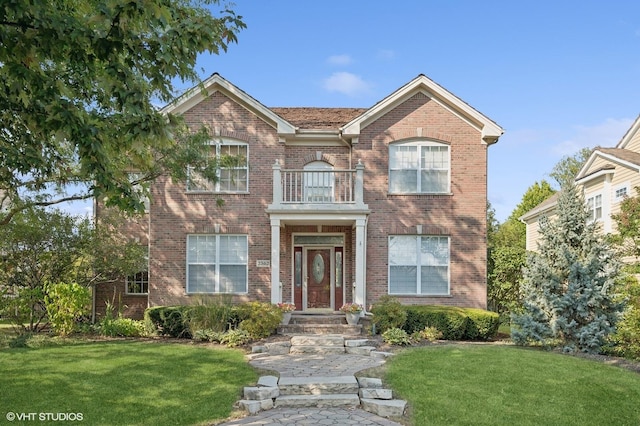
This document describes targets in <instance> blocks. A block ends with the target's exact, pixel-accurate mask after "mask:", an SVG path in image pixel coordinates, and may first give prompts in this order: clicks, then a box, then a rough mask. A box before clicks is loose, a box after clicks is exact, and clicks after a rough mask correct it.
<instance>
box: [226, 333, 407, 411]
mask: <svg viewBox="0 0 640 426" xmlns="http://www.w3.org/2000/svg"><path fill="white" fill-rule="evenodd" d="M375 349H376V348H375V346H373V344H372V342H371V341H369V340H368V339H358V338H350V337H349V336H347V337H345V336H338V335H299V336H293V337H291V339H290V341H289V342H277V345H276V346H273V347H272V348H269V349H268V352H269V353H270V354H271V351H272V350H273V351H274V353H277V354H282V353H287V352H285V350H286V351H288V353H291V354H334V353H335V354H345V356H348V355H347V354H357V355H368V356H376V353H378V354H382V355H381V356H385V357H386V355H384V353H383V352H376V351H375ZM238 405H239V406H240V407H241V408H244V409H245V410H246V411H247V412H249V413H250V414H255V413H257V412H258V411H262V410H268V409H271V408H273V407H290V408H300V407H316V408H325V407H341V408H357V407H359V408H362V409H364V410H366V411H369V412H371V413H374V414H376V415H379V416H381V417H401V416H402V415H403V414H404V411H405V408H406V401H402V400H398V399H393V392H392V391H391V389H385V388H383V386H382V381H381V380H380V379H378V378H368V377H360V378H357V379H356V377H355V376H353V375H349V376H331V377H323V376H309V377H280V378H277V377H275V376H262V377H261V378H260V379H259V380H258V384H257V385H256V386H254V387H246V388H245V389H244V399H243V400H241V401H239V403H238Z"/></svg>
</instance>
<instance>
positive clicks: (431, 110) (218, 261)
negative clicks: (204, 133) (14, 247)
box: [97, 74, 503, 316]
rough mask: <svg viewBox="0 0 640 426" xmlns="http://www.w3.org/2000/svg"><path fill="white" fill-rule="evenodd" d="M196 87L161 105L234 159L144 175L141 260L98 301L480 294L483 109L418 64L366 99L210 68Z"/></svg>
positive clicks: (443, 301)
mask: <svg viewBox="0 0 640 426" xmlns="http://www.w3.org/2000/svg"><path fill="white" fill-rule="evenodd" d="M203 87H204V89H203V90H201V89H200V88H195V89H192V90H190V91H188V92H187V93H186V94H184V95H183V96H181V97H180V98H178V99H176V101H175V102H173V103H172V104H170V105H168V106H167V107H165V109H164V111H165V112H171V113H174V114H181V115H183V116H184V117H185V119H186V121H187V123H188V124H189V125H190V126H191V127H192V128H193V129H197V128H199V127H200V126H203V125H205V126H208V127H209V128H210V129H212V131H213V133H214V137H213V138H212V140H211V153H212V155H222V154H232V155H236V156H240V157H241V158H244V159H245V161H244V162H242V163H241V164H240V165H238V166H237V167H234V168H232V169H221V170H220V178H219V180H218V181H217V182H216V183H215V184H214V183H211V182H203V181H202V180H201V179H198V177H197V176H191V177H190V180H189V182H187V183H186V184H185V183H179V182H172V181H171V180H170V179H169V178H160V179H158V180H157V181H156V182H155V183H154V184H153V185H152V188H151V195H152V198H151V200H150V206H149V212H148V215H147V218H146V219H145V221H143V222H144V223H143V226H144V228H143V229H144V233H146V236H143V237H141V236H140V235H136V238H138V239H139V241H141V243H144V244H148V246H149V270H148V273H147V271H141V273H140V274H138V275H136V276H135V277H130V278H129V280H128V281H127V283H123V284H122V285H120V287H118V288H116V289H114V288H111V287H107V286H105V288H103V289H101V290H100V291H99V293H98V295H97V302H98V303H100V300H101V298H105V299H108V300H112V295H113V294H114V291H115V292H118V291H119V292H121V293H122V303H123V304H125V305H127V306H128V307H129V312H128V314H129V315H131V316H139V315H141V312H142V310H143V309H144V308H145V307H146V306H147V305H149V306H156V305H177V304H189V303H193V302H194V301H195V299H197V297H198V296H199V295H214V294H230V295H232V298H233V300H235V301H246V300H260V301H263V302H271V303H276V302H280V301H286V302H293V303H295V305H296V307H297V309H298V310H302V311H314V310H327V311H328V310H337V309H338V308H339V307H340V306H341V305H342V304H343V303H345V302H357V303H361V304H364V305H365V306H367V307H369V306H370V305H371V304H372V303H374V302H376V301H377V300H378V299H379V298H380V297H381V296H383V295H387V294H389V295H392V296H397V297H398V298H399V299H400V300H401V302H403V303H405V304H438V305H455V306H464V307H477V308H485V307H486V255H487V250H486V207H487V148H488V147H489V146H490V145H492V144H494V143H495V142H497V140H498V138H499V137H500V135H501V134H502V133H503V130H502V128H501V127H500V126H498V125H497V124H496V123H495V122H494V121H492V120H490V119H488V118H487V117H486V116H484V115H482V114H481V113H479V112H478V111H476V110H475V109H473V108H472V107H471V106H469V105H468V104H467V103H465V102H464V101H462V100H461V99H459V98H457V97H456V96H454V95H453V94H452V93H450V92H448V91H447V90H445V89H444V88H442V87H441V86H439V85H438V84H436V83H434V82H433V81H432V80H430V79H428V78H427V77H425V76H424V75H419V76H418V77H416V78H415V79H413V80H411V81H410V82H409V83H407V84H406V85H404V86H402V87H400V88H399V89H398V90H396V91H395V92H393V93H391V94H390V95H389V96H387V97H386V98H384V99H382V100H381V101H379V102H378V103H376V104H375V105H373V106H372V107H371V108H269V107H266V106H264V105H263V104H261V103H260V102H258V101H257V100H256V99H254V98H253V97H251V96H250V95H249V94H247V93H245V92H244V91H242V90H241V89H239V88H238V87H236V86H234V85H233V84H232V83H230V82H229V81H227V80H225V79H224V78H222V77H221V76H220V75H218V74H213V75H212V76H211V77H210V78H209V79H207V80H206V81H205V82H204V83H203ZM218 199H222V200H223V201H224V204H223V205H222V206H219V205H218V203H217V200H218ZM97 214H100V211H99V210H98V212H97ZM125 287H126V290H125ZM116 302H117V299H116ZM132 306H133V307H134V308H132ZM100 309H101V308H100V307H99V310H100ZM125 312H126V311H125Z"/></svg>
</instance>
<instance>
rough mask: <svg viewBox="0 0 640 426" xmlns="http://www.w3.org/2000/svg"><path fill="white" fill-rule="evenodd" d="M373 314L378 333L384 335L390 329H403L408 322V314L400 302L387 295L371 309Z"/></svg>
mask: <svg viewBox="0 0 640 426" xmlns="http://www.w3.org/2000/svg"><path fill="white" fill-rule="evenodd" d="M371 312H372V313H373V324H374V325H375V327H376V332H377V333H384V332H385V331H386V330H389V329H390V328H403V327H404V325H405V322H406V320H407V312H406V311H405V309H404V307H403V306H402V304H401V303H400V301H398V299H396V298H395V297H391V296H387V295H385V296H382V297H381V298H380V299H379V300H378V302H376V303H375V304H374V305H373V306H372V307H371Z"/></svg>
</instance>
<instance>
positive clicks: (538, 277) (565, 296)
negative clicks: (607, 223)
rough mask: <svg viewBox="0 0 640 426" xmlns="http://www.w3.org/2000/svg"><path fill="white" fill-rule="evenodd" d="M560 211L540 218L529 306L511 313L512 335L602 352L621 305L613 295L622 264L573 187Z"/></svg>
mask: <svg viewBox="0 0 640 426" xmlns="http://www.w3.org/2000/svg"><path fill="white" fill-rule="evenodd" d="M556 211H557V218H556V220H554V221H550V220H548V219H543V220H541V221H540V233H541V243H540V244H539V247H538V252H537V253H530V254H529V256H528V259H527V265H526V266H525V271H524V280H523V285H522V291H523V296H524V304H523V305H524V310H523V312H522V313H521V314H516V315H513V316H512V327H513V328H512V337H513V340H514V341H515V342H516V344H522V345H525V344H530V343H542V344H544V345H556V344H557V345H561V346H563V347H564V350H565V351H577V350H579V351H584V352H590V353H597V352H599V351H600V348H601V346H602V345H603V344H604V342H605V338H606V337H607V336H608V335H609V334H611V333H612V332H613V331H614V330H615V324H616V322H617V321H618V318H619V315H620V311H621V308H622V306H621V304H620V303H619V302H618V301H617V299H616V297H615V294H614V284H615V280H616V278H617V277H618V274H619V271H620V264H619V262H618V261H617V259H616V256H615V252H614V251H613V250H612V249H611V248H610V247H609V245H608V243H607V242H606V241H605V240H604V238H603V237H601V236H600V235H599V234H598V232H597V224H596V223H591V222H589V221H588V213H587V211H586V208H585V205H584V202H583V200H582V198H581V197H580V196H579V195H578V192H577V189H576V188H575V187H574V186H573V185H565V187H564V188H563V189H562V192H561V194H560V196H559V198H558V205H557V209H556Z"/></svg>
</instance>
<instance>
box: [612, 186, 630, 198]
mask: <svg viewBox="0 0 640 426" xmlns="http://www.w3.org/2000/svg"><path fill="white" fill-rule="evenodd" d="M628 196H629V184H626V183H625V184H623V185H620V186H618V187H616V188H615V189H614V190H613V197H614V200H615V202H616V203H619V202H620V201H622V200H624V199H625V198H626V197H628Z"/></svg>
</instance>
